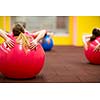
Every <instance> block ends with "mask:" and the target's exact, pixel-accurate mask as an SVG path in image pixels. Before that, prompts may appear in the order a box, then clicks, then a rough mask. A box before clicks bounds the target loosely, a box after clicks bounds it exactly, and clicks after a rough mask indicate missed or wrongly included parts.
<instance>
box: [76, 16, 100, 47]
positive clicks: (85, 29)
mask: <svg viewBox="0 0 100 100" xmlns="http://www.w3.org/2000/svg"><path fill="white" fill-rule="evenodd" d="M94 27H100V17H99V16H77V36H76V37H77V39H76V40H77V41H76V46H82V45H83V42H82V35H83V34H84V33H90V34H91V32H92V29H93V28H94Z"/></svg>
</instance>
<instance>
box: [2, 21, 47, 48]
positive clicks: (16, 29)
mask: <svg viewBox="0 0 100 100" xmlns="http://www.w3.org/2000/svg"><path fill="white" fill-rule="evenodd" d="M20 34H22V35H23V34H24V35H26V36H30V35H29V33H26V30H25V28H24V27H23V25H21V24H20V23H17V24H14V25H13V28H12V34H9V35H13V37H15V38H16V39H17V40H18V38H19V35H20ZM45 34H47V31H46V30H40V31H38V32H35V33H34V34H33V35H32V37H34V39H33V40H32V41H31V42H30V44H28V47H29V48H30V49H31V50H32V49H34V48H35V47H36V46H37V44H38V42H39V41H40V40H41V39H42V38H43V37H44V36H45ZM0 35H1V36H2V37H3V38H4V39H5V40H6V43H7V45H8V46H9V47H11V48H12V47H13V46H14V44H13V42H12V40H11V38H9V37H7V35H8V33H7V32H5V31H3V30H1V31H0Z"/></svg>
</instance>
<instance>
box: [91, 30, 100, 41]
mask: <svg viewBox="0 0 100 100" xmlns="http://www.w3.org/2000/svg"><path fill="white" fill-rule="evenodd" d="M98 36H100V29H98V28H94V29H93V31H92V36H91V38H90V41H93V40H95V39H96V38H97V37H98Z"/></svg>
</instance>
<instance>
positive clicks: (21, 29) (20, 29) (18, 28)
mask: <svg viewBox="0 0 100 100" xmlns="http://www.w3.org/2000/svg"><path fill="white" fill-rule="evenodd" d="M12 31H13V35H14V36H19V35H20V33H24V32H25V31H24V27H23V26H22V25H21V24H19V23H17V24H15V25H14V27H13V29H12Z"/></svg>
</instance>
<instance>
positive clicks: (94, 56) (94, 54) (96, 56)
mask: <svg viewBox="0 0 100 100" xmlns="http://www.w3.org/2000/svg"><path fill="white" fill-rule="evenodd" d="M98 42H99V43H100V37H97V38H96V39H95V40H94V41H92V42H91V43H90V44H89V47H88V50H84V51H85V56H86V58H87V59H88V61H89V62H90V63H92V64H100V52H99V51H94V49H95V47H96V46H97V44H98Z"/></svg>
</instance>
